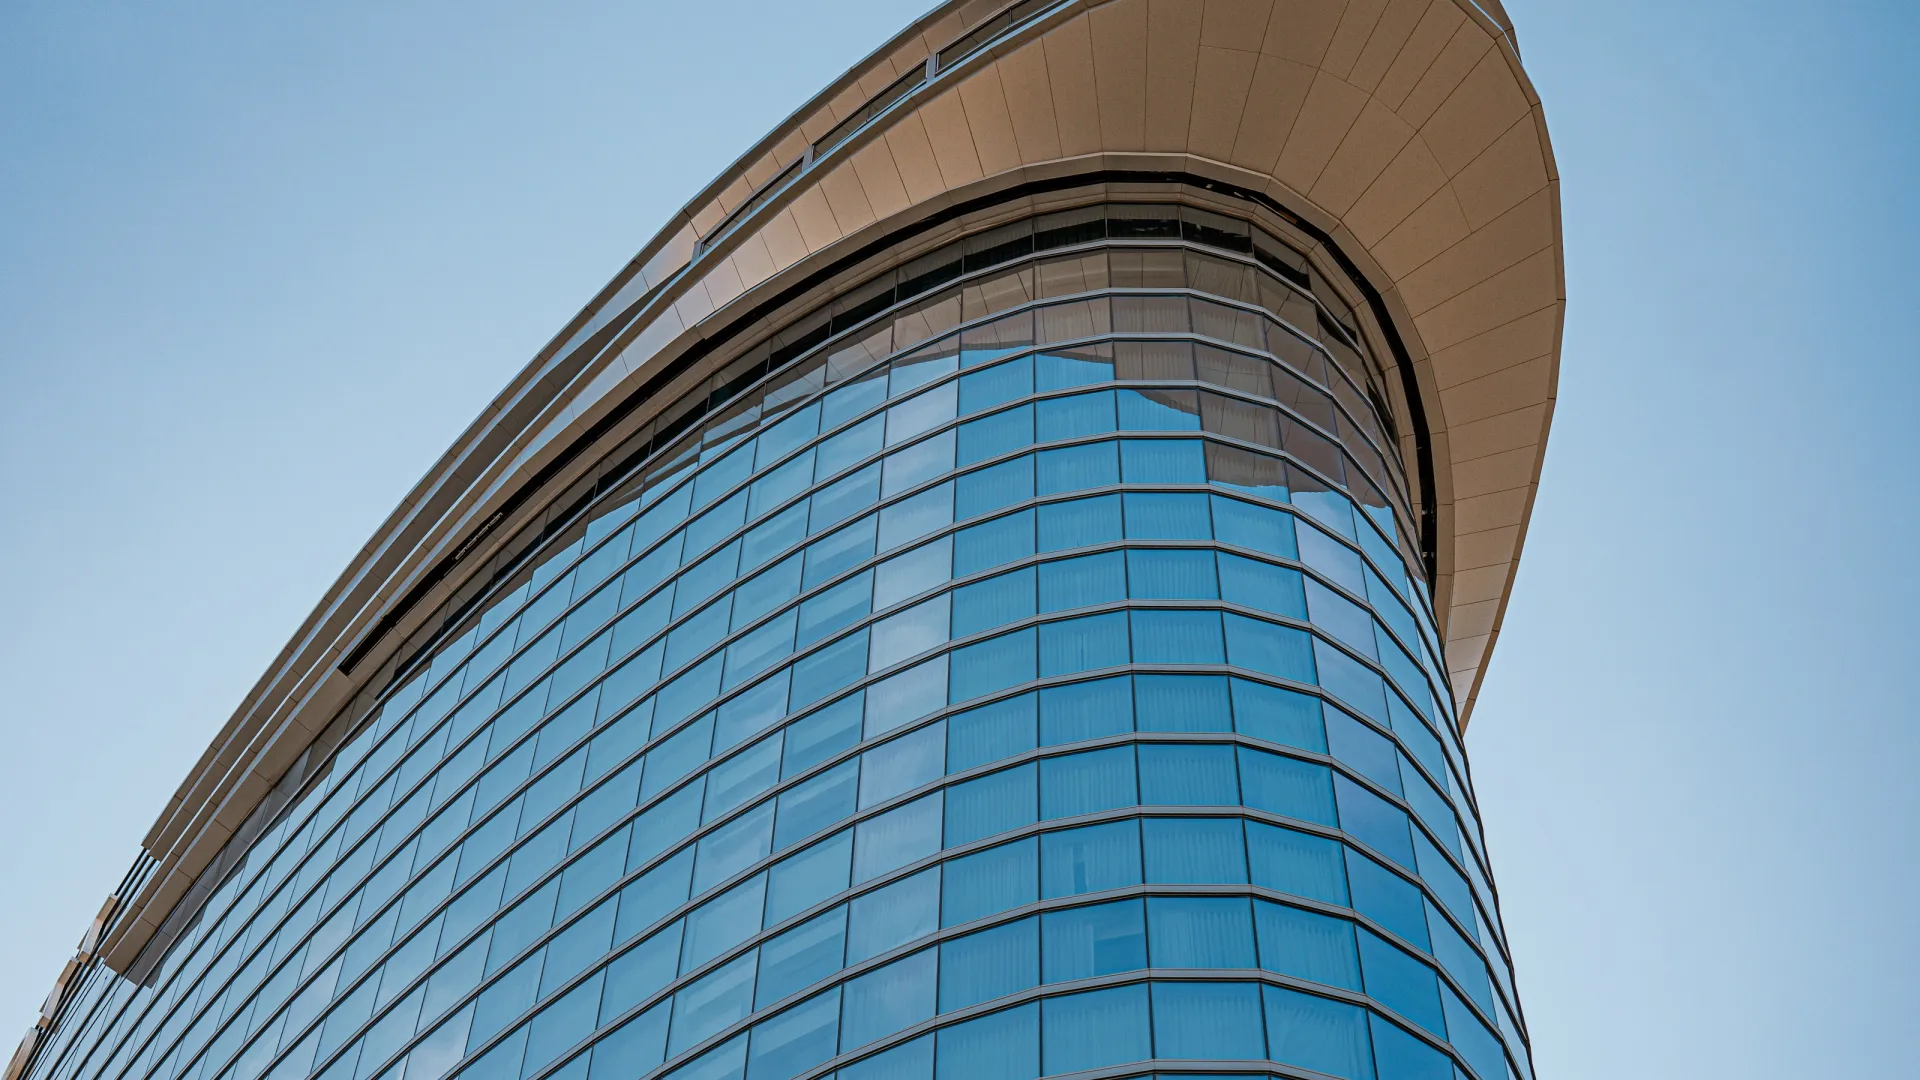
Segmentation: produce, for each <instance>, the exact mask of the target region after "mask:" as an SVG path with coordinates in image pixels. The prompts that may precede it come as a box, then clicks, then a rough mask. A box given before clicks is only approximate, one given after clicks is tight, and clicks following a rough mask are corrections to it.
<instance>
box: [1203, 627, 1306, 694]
mask: <svg viewBox="0 0 1920 1080" xmlns="http://www.w3.org/2000/svg"><path fill="white" fill-rule="evenodd" d="M1224 619H1225V622H1226V629H1227V662H1228V663H1230V664H1233V665H1234V666H1235V667H1243V668H1247V669H1248V670H1251V671H1258V672H1260V673H1262V674H1265V675H1272V676H1274V677H1275V678H1279V679H1292V680H1294V681H1296V682H1304V683H1311V682H1313V674H1314V667H1313V647H1312V640H1313V639H1312V635H1310V634H1308V633H1307V632H1306V631H1304V630H1296V629H1294V628H1292V627H1290V626H1275V625H1274V624H1272V623H1270V622H1263V621H1261V620H1259V619H1249V618H1247V617H1246V616H1244V615H1235V614H1233V613H1231V612H1228V613H1227V614H1226V615H1225V616H1224Z"/></svg>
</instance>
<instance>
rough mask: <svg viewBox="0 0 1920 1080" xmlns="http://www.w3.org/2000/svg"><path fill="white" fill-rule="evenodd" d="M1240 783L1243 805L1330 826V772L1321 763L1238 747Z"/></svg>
mask: <svg viewBox="0 0 1920 1080" xmlns="http://www.w3.org/2000/svg"><path fill="white" fill-rule="evenodd" d="M1240 783H1241V785H1242V788H1243V794H1244V797H1245V799H1246V804H1247V805H1248V806H1251V807H1253V808H1254V809H1255V810H1265V811H1266V812H1267V813H1269V814H1279V815H1281V816H1282V817H1291V818H1299V819H1300V820H1302V821H1311V822H1313V823H1315V824H1316V825H1329V826H1330V825H1333V824H1335V818H1334V813H1333V773H1332V770H1330V769H1328V768H1327V767H1326V766H1324V765H1314V764H1312V763H1310V762H1305V761H1295V760H1294V759H1293V758H1289V757H1282V756H1280V755H1279V754H1269V753H1267V752H1266V751H1264V750H1253V749H1249V748H1246V747H1242V748H1241V750H1240Z"/></svg>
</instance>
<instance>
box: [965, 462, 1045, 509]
mask: <svg viewBox="0 0 1920 1080" xmlns="http://www.w3.org/2000/svg"><path fill="white" fill-rule="evenodd" d="M1031 498H1033V458H1032V456H1031V455H1029V456H1025V457H1017V458H1014V459H1013V460H1012V461H1003V462H1001V463H1000V464H998V465H990V466H988V467H987V468H984V469H979V470H976V471H974V472H970V473H967V474H965V475H963V476H961V477H960V478H959V479H958V480H956V481H955V483H954V503H953V516H954V520H956V521H966V520H968V519H969V518H975V517H979V516H980V515H981V514H987V513H992V512H993V511H995V510H998V509H1000V508H1001V507H1003V506H1011V505H1013V504H1014V503H1017V502H1023V501H1025V500H1027V499H1031Z"/></svg>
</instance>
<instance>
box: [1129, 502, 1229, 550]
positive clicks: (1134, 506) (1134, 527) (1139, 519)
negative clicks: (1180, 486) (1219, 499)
mask: <svg viewBox="0 0 1920 1080" xmlns="http://www.w3.org/2000/svg"><path fill="white" fill-rule="evenodd" d="M1122 501H1123V503H1124V506H1125V511H1126V519H1127V538H1128V539H1131V540H1205V539H1208V538H1209V537H1210V536H1211V535H1212V530H1211V529H1210V528H1209V527H1208V524H1207V497H1206V496H1205V495H1171V494H1163V493H1159V492H1142V491H1129V492H1127V493H1126V495H1125V496H1124V497H1123V499H1122Z"/></svg>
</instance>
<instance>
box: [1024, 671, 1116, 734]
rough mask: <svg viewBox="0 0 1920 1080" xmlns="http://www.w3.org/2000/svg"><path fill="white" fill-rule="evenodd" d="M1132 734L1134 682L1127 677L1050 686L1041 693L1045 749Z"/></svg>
mask: <svg viewBox="0 0 1920 1080" xmlns="http://www.w3.org/2000/svg"><path fill="white" fill-rule="evenodd" d="M1132 730H1133V691H1132V682H1131V680H1129V679H1128V678H1127V676H1125V675H1122V676H1119V677H1117V678H1111V679H1096V680H1094V681H1093V682H1084V683H1072V684H1069V685H1067V686H1050V687H1048V688H1046V689H1045V690H1042V691H1041V692H1040V745H1042V746H1059V745H1061V744H1063V743H1071V742H1081V741H1083V740H1086V739H1098V738H1102V737H1104V736H1107V735H1120V734H1124V733H1126V732H1129V731H1132Z"/></svg>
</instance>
